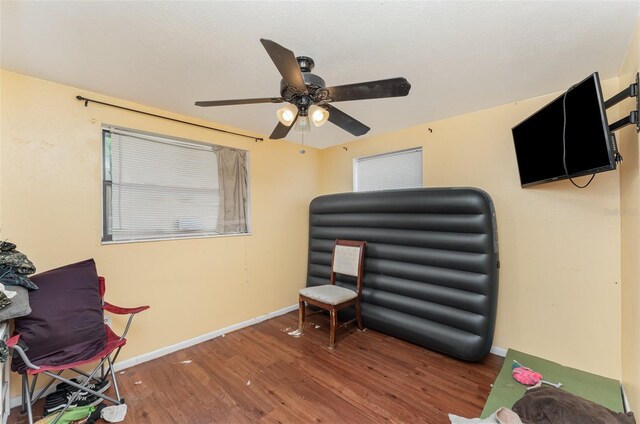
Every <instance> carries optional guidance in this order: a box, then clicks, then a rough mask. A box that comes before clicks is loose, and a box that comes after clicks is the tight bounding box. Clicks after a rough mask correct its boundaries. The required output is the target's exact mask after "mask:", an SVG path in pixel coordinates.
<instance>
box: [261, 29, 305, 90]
mask: <svg viewBox="0 0 640 424" xmlns="http://www.w3.org/2000/svg"><path fill="white" fill-rule="evenodd" d="M260 42H261V43H262V45H263V46H264V48H265V50H266V51H267V53H268V54H269V56H270V57H271V60H272V61H273V63H274V64H275V65H276V68H278V72H280V75H282V78H283V79H284V80H285V81H286V82H287V83H289V84H291V85H292V86H294V87H295V88H297V89H298V90H300V91H305V92H306V91H307V85H306V84H305V83H304V79H303V78H302V71H300V66H298V61H297V60H296V56H295V55H294V54H293V52H292V51H291V50H289V49H286V48H284V47H282V46H281V45H280V44H278V43H276V42H274V41H271V40H266V39H264V38H261V39H260Z"/></svg>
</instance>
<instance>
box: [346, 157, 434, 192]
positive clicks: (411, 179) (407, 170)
mask: <svg viewBox="0 0 640 424" xmlns="http://www.w3.org/2000/svg"><path fill="white" fill-rule="evenodd" d="M416 187H422V149H421V148H416V149H410V150H402V151H400V152H391V153H385V154H382V155H375V156H368V157H363V158H356V159H354V163H353V191H371V190H391V189H399V188H416Z"/></svg>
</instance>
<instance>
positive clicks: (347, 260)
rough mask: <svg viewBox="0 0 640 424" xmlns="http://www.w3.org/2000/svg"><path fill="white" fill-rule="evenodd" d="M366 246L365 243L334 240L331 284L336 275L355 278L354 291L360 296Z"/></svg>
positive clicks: (333, 282)
mask: <svg viewBox="0 0 640 424" xmlns="http://www.w3.org/2000/svg"><path fill="white" fill-rule="evenodd" d="M366 245H367V242H366V241H356V240H336V242H335V244H334V246H333V257H332V258H331V284H335V279H336V274H344V275H350V276H352V277H356V289H357V292H358V296H359V295H360V293H361V292H362V273H363V269H364V249H365V246H366Z"/></svg>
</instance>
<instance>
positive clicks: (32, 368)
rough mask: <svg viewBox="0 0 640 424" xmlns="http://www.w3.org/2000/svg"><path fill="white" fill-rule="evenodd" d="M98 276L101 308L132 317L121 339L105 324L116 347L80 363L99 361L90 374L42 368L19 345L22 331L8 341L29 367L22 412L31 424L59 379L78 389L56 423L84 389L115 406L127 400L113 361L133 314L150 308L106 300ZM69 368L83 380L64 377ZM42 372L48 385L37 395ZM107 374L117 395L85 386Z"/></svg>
mask: <svg viewBox="0 0 640 424" xmlns="http://www.w3.org/2000/svg"><path fill="white" fill-rule="evenodd" d="M98 278H99V284H100V298H101V299H102V309H103V310H104V311H107V312H110V313H113V314H117V315H129V319H128V321H127V325H126V327H125V329H124V332H123V334H122V336H120V338H118V339H117V340H116V339H114V338H113V337H117V336H115V334H114V333H113V331H111V329H110V328H109V327H108V326H107V325H105V329H106V330H107V340H109V337H110V336H111V337H112V340H111V341H112V342H113V343H114V346H113V347H112V348H111V349H110V350H109V352H105V351H104V350H103V351H102V352H99V353H98V354H96V355H95V356H94V357H93V358H89V359H88V360H85V361H80V362H79V363H80V364H82V365H84V364H85V363H91V362H96V361H98V365H97V366H96V367H95V368H94V369H93V371H92V372H91V373H89V374H87V373H86V372H84V371H81V370H79V369H78V368H77V367H65V365H60V366H58V367H44V368H47V369H43V368H42V367H39V366H37V365H35V364H33V363H32V362H31V361H30V360H29V358H28V356H27V355H26V354H25V352H24V350H23V349H22V348H21V347H20V345H18V341H19V339H20V335H19V334H16V335H14V336H12V337H11V338H10V339H9V340H7V347H9V348H11V349H12V350H13V355H15V354H16V352H17V353H18V355H19V356H20V357H21V358H22V360H23V362H24V363H25V365H26V366H27V369H26V370H25V371H24V374H22V408H21V410H22V414H24V413H25V412H26V413H27V415H28V419H29V424H33V410H32V406H33V405H34V404H35V403H36V402H37V401H38V400H39V399H40V398H41V397H42V395H44V393H45V392H46V391H47V389H49V387H51V385H52V384H53V383H54V382H55V381H56V380H58V381H60V382H64V383H67V384H69V385H70V386H73V387H75V388H76V389H78V390H77V391H76V392H75V393H74V395H73V396H72V397H71V398H70V399H69V400H68V402H67V404H66V405H65V407H64V409H63V410H61V411H58V412H55V414H57V416H56V418H55V420H54V421H52V423H51V424H56V423H57V422H58V420H59V419H60V418H61V417H62V415H63V414H64V413H65V412H66V411H67V409H68V408H69V407H70V405H71V404H73V402H74V401H75V400H76V398H77V397H78V396H79V395H80V392H81V391H84V392H88V393H90V394H92V395H95V396H98V397H100V398H102V399H104V400H106V401H109V402H111V403H113V404H115V405H120V404H123V403H124V398H122V397H121V396H120V389H119V388H118V381H117V379H116V373H115V370H114V368H113V364H114V363H115V361H116V359H117V358H118V355H119V354H120V350H121V349H122V347H123V346H124V345H125V343H126V342H127V339H126V338H125V337H126V335H127V333H128V332H129V327H130V326H131V321H132V320H133V317H134V316H135V315H136V314H137V313H139V312H142V311H145V310H147V309H149V306H146V305H145V306H139V307H137V308H121V307H118V306H114V305H112V304H110V303H108V302H105V301H104V299H103V297H104V292H105V280H104V278H103V277H98ZM105 349H107V347H105ZM105 362H106V363H107V364H108V368H107V371H106V372H105V370H104V365H105ZM67 370H70V371H73V372H75V373H77V374H80V375H83V376H84V377H85V381H84V383H83V384H78V383H76V382H75V381H72V380H70V379H67V378H64V377H62V373H63V372H64V371H67ZM98 371H100V374H99V375H100V378H96V374H98ZM40 374H45V375H47V376H48V377H49V378H50V381H49V382H48V383H47V384H46V386H44V387H43V388H42V389H40V390H39V391H38V393H37V394H36V395H35V397H34V393H35V388H36V383H37V381H38V376H39V375H40ZM29 375H33V379H32V380H31V383H30V382H29ZM108 375H110V376H111V381H112V383H113V388H114V391H115V394H116V397H115V398H113V397H111V396H108V395H106V394H104V393H98V392H96V391H94V390H91V389H89V388H88V387H86V386H87V385H89V384H90V383H91V382H92V381H96V382H98V381H102V380H104V379H105V378H107V376H108Z"/></svg>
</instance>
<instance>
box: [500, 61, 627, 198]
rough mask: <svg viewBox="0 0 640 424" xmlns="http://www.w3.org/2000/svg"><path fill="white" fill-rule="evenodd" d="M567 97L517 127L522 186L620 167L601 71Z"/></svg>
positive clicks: (514, 137)
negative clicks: (601, 80) (610, 128)
mask: <svg viewBox="0 0 640 424" xmlns="http://www.w3.org/2000/svg"><path fill="white" fill-rule="evenodd" d="M564 96H565V95H564V94H563V95H561V96H560V97H558V98H557V99H555V100H553V101H552V102H551V103H549V104H548V105H546V106H545V107H543V108H542V109H540V110H539V111H537V112H536V113H534V114H533V115H531V116H530V117H528V118H527V119H525V120H524V121H522V122H521V123H519V124H518V125H516V126H515V127H513V128H512V132H513V141H514V144H515V149H516V158H517V161H518V171H519V172H520V184H521V185H522V187H527V186H531V185H534V184H540V183H545V182H550V181H556V180H561V179H565V178H569V177H578V176H581V175H589V174H594V173H597V172H603V171H609V170H612V169H615V168H616V162H615V160H614V153H615V152H614V148H613V144H612V141H611V133H610V131H609V124H608V122H607V115H606V113H605V108H604V99H603V97H602V88H601V87H600V78H599V77H598V73H597V72H595V73H593V74H592V75H590V76H589V77H587V78H586V79H584V80H583V81H581V82H579V83H578V84H576V85H574V86H573V87H572V88H570V89H569V90H567V92H566V99H565V100H564V106H563V98H564ZM565 116H566V119H565ZM565 125H566V128H565V131H564V140H563V126H565ZM565 164H566V169H565Z"/></svg>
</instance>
